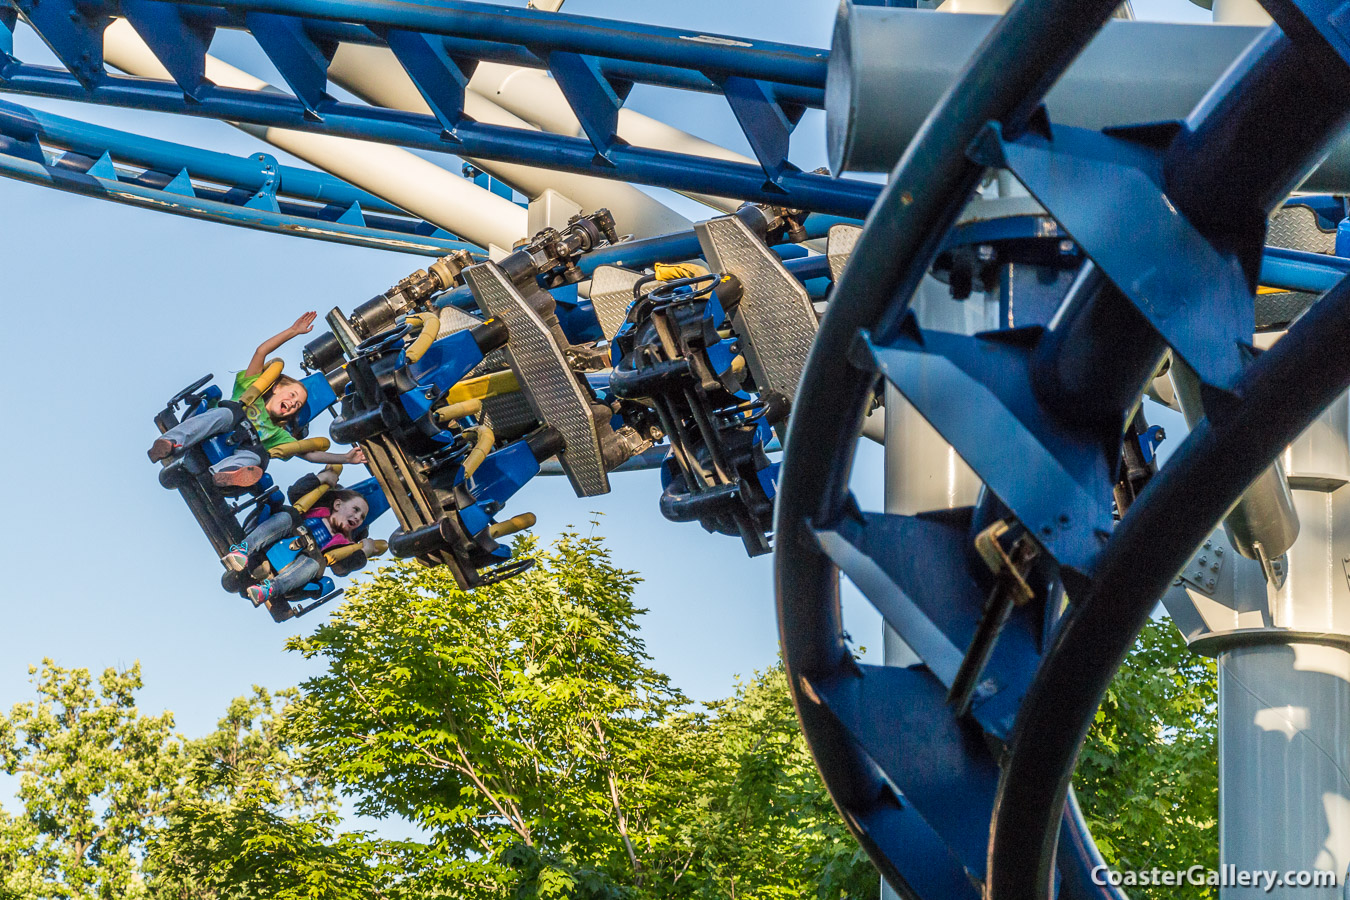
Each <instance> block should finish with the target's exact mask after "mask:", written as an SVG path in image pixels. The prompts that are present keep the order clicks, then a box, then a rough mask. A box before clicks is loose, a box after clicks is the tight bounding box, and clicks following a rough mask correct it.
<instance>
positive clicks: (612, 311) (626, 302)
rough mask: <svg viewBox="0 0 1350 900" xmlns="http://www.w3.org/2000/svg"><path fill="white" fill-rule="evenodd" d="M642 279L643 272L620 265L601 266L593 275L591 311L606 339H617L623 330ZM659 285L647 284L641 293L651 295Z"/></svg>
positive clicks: (654, 282)
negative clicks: (634, 292)
mask: <svg viewBox="0 0 1350 900" xmlns="http://www.w3.org/2000/svg"><path fill="white" fill-rule="evenodd" d="M641 277H642V273H641V272H634V271H633V270H632V269H623V268H620V267H619V266H600V267H598V268H597V269H596V270H595V274H594V275H592V276H591V308H592V309H594V310H595V318H596V319H598V320H599V322H600V330H601V331H603V332H604V333H605V340H607V341H612V340H614V335H616V334H618V333H619V329H620V328H622V327H623V323H624V319H626V318H627V317H628V307H629V306H631V305H632V304H633V286H634V285H635V284H637V283H638V279H640V278H641ZM657 284H659V282H656V281H649V282H647V283H646V284H644V285H643V286H642V293H643V294H648V293H650V292H651V290H652V288H654V287H656V286H657Z"/></svg>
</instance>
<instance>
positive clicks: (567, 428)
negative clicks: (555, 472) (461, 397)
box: [464, 263, 609, 497]
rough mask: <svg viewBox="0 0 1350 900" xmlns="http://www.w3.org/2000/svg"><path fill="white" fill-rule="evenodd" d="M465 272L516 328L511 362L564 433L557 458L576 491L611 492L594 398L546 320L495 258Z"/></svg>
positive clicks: (489, 305) (482, 301) (488, 308)
mask: <svg viewBox="0 0 1350 900" xmlns="http://www.w3.org/2000/svg"><path fill="white" fill-rule="evenodd" d="M464 277H465V278H466V279H467V280H468V283H469V288H470V289H471V290H472V291H473V295H474V297H475V298H476V299H477V300H478V305H479V307H480V308H481V309H482V310H483V312H484V313H485V314H486V315H489V316H496V317H498V318H500V319H501V320H502V321H504V322H505V323H506V327H507V329H508V330H509V331H510V332H511V340H510V342H508V343H507V345H506V351H507V356H508V357H509V358H510V360H511V368H512V369H514V370H515V373H516V377H517V378H518V379H520V384H521V387H522V389H523V392H524V393H525V395H526V397H527V398H528V399H529V401H530V406H531V407H532V408H533V409H534V412H535V414H536V415H537V416H538V417H539V419H540V420H541V421H543V422H544V423H545V424H547V425H552V426H553V427H554V428H556V429H557V430H558V432H559V433H560V434H561V435H562V436H563V441H564V442H565V448H566V449H564V450H563V451H562V453H560V454H558V461H559V462H560V463H562V467H563V471H564V472H565V473H567V480H568V481H570V482H572V488H573V489H574V490H575V491H576V492H577V496H579V497H594V496H595V495H597V494H606V493H609V476H608V475H607V474H606V472H605V464H604V459H603V458H602V457H601V453H600V436H599V434H597V433H596V428H595V419H594V418H593V417H592V416H591V398H590V396H589V395H588V394H587V393H586V391H585V390H584V389H583V388H582V386H581V385H580V384H579V383H578V382H577V379H576V376H575V375H573V374H572V368H571V366H569V365H568V364H567V359H566V357H564V356H563V351H562V348H561V347H559V346H558V344H557V342H555V341H554V340H553V335H552V333H551V332H550V331H549V328H548V326H547V325H546V324H544V320H543V319H542V318H540V316H539V314H538V313H537V312H535V310H534V307H533V306H532V305H531V304H530V302H529V300H527V299H526V298H525V296H524V295H523V294H521V293H520V291H518V290H517V289H516V287H515V285H513V284H512V283H511V281H510V279H508V278H507V277H506V275H505V274H503V273H502V271H501V270H500V269H498V268H497V267H496V266H495V265H493V264H492V263H485V264H483V265H478V266H473V267H472V268H469V269H465V270H464Z"/></svg>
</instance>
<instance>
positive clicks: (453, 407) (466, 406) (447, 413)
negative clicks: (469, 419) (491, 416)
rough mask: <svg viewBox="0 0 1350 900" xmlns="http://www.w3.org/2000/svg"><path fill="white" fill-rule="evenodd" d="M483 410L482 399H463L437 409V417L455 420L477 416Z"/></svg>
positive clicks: (443, 419)
mask: <svg viewBox="0 0 1350 900" xmlns="http://www.w3.org/2000/svg"><path fill="white" fill-rule="evenodd" d="M482 412H483V401H482V400H462V401H460V402H459V403H451V404H450V405H449V406H442V407H441V408H440V409H438V410H436V418H437V419H440V420H441V421H442V422H453V421H455V420H456V419H462V418H464V417H465V416H476V415H479V414H481V413H482Z"/></svg>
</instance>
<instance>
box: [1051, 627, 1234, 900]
mask: <svg viewBox="0 0 1350 900" xmlns="http://www.w3.org/2000/svg"><path fill="white" fill-rule="evenodd" d="M1074 785H1075V789H1076V790H1077V793H1078V799H1079V802H1080V803H1081V804H1082V807H1083V814H1084V816H1085V817H1086V818H1087V820H1088V825H1089V827H1090V828H1091V830H1092V834H1093V837H1094V838H1095V839H1096V841H1097V846H1098V847H1099V848H1101V851H1102V855H1103V856H1104V857H1105V858H1106V861H1107V862H1108V863H1110V864H1111V865H1112V866H1114V867H1115V868H1116V869H1118V870H1122V871H1123V870H1126V869H1150V868H1152V867H1154V866H1157V867H1159V868H1164V869H1186V868H1189V867H1190V866H1193V865H1202V866H1207V867H1211V868H1217V866H1218V862H1219V843H1218V807H1219V799H1218V798H1219V786H1218V688H1217V681H1216V672H1215V665H1214V660H1212V659H1209V658H1207V657H1203V656H1198V655H1196V654H1194V653H1192V652H1190V650H1188V649H1187V648H1186V642H1185V640H1184V639H1183V638H1182V637H1181V635H1180V634H1179V633H1178V632H1177V629H1176V627H1175V626H1174V625H1173V624H1172V622H1171V621H1170V620H1168V619H1163V620H1155V621H1151V622H1149V623H1148V625H1146V626H1145V627H1144V630H1143V632H1142V633H1141V634H1140V636H1139V641H1138V642H1137V643H1136V644H1135V647H1134V650H1132V651H1131V653H1130V655H1129V657H1128V658H1127V660H1126V662H1125V665H1124V666H1122V667H1121V670H1120V671H1119V672H1118V673H1117V674H1116V677H1115V679H1114V680H1113V681H1112V682H1111V686H1110V688H1109V689H1108V691H1107V695H1106V699H1105V700H1104V701H1103V702H1102V706H1101V708H1100V709H1099V710H1098V711H1097V718H1096V721H1095V722H1094V723H1093V725H1092V729H1091V731H1090V732H1089V733H1088V739H1087V743H1086V744H1085V745H1084V747H1083V752H1082V754H1081V755H1080V757H1079V761H1078V769H1077V772H1076V774H1075V777H1074ZM1131 894H1132V895H1134V896H1139V897H1158V898H1162V897H1169V898H1171V897H1212V896H1213V895H1214V889H1213V888H1207V887H1200V886H1194V885H1186V886H1184V887H1177V888H1172V887H1167V888H1134V889H1132V890H1131Z"/></svg>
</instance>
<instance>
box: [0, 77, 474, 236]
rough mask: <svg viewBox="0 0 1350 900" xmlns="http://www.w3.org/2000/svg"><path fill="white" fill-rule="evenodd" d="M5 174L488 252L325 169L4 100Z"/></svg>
mask: <svg viewBox="0 0 1350 900" xmlns="http://www.w3.org/2000/svg"><path fill="white" fill-rule="evenodd" d="M0 175H4V176H7V177H9V178H14V179H17V180H19V181H26V182H29V183H31V184H37V185H41V186H44V187H51V188H56V189H57V190H62V191H68V192H70V193H76V194H83V195H85V196H89V197H94V198H98V199H103V200H112V201H114V202H117V203H125V204H128V205H131V206H139V207H142V208H144V209H151V210H155V211H157V212H167V213H173V214H175V215H181V216H188V217H191V218H196V219H205V220H208V221H213V222H222V223H225V224H229V225H239V226H243V227H246V228H254V229H258V230H260V231H270V232H274V233H277V234H286V235H292V236H295V237H306V238H312V239H316V240H324V241H333V242H336V243H342V244H352V245H355V246H359V247H372V248H375V249H379V250H393V251H398V252H403V253H412V254H419V255H423V256H444V255H445V254H447V253H450V252H451V251H453V250H458V249H464V250H469V251H470V252H474V253H481V252H482V251H481V250H480V249H479V248H478V247H476V246H474V245H472V244H466V243H464V242H462V241H459V240H456V239H455V237H454V236H453V235H451V234H449V233H448V232H446V231H444V230H442V229H440V228H437V227H436V226H435V225H432V224H431V223H429V222H425V221H423V220H421V219H418V218H416V217H413V216H410V215H409V214H408V213H406V212H404V211H403V210H401V209H399V208H398V207H395V206H392V205H390V204H389V203H386V202H385V201H383V200H381V199H380V198H379V197H376V196H375V195H373V194H370V193H367V192H366V191H363V190H360V189H359V188H355V187H352V186H351V185H350V184H348V183H347V182H345V181H343V180H341V179H339V178H334V177H333V176H331V175H327V174H324V173H322V172H314V171H311V170H308V169H299V168H295V167H293V166H283V165H281V164H280V163H278V162H277V161H276V159H274V158H273V157H271V156H269V155H267V154H265V153H258V154H255V155H253V156H250V157H246V158H245V157H238V156H230V155H227V154H224V153H216V152H213V151H210V150H201V149H198V148H195V147H187V146H184V145H182V144H175V143H170V142H168V141H160V140H155V139H153V138H147V137H142V136H139V135H134V134H127V133H126V132H122V131H117V130H115V129H111V128H102V127H99V126H96V125H89V124H86V123H84V122H77V121H75V120H73V119H67V118H65V117H63V116H57V115H53V114H52V113H47V112H42V111H40V110H32V109H28V108H26V107H22V106H18V105H15V104H13V103H8V102H5V101H0Z"/></svg>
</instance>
